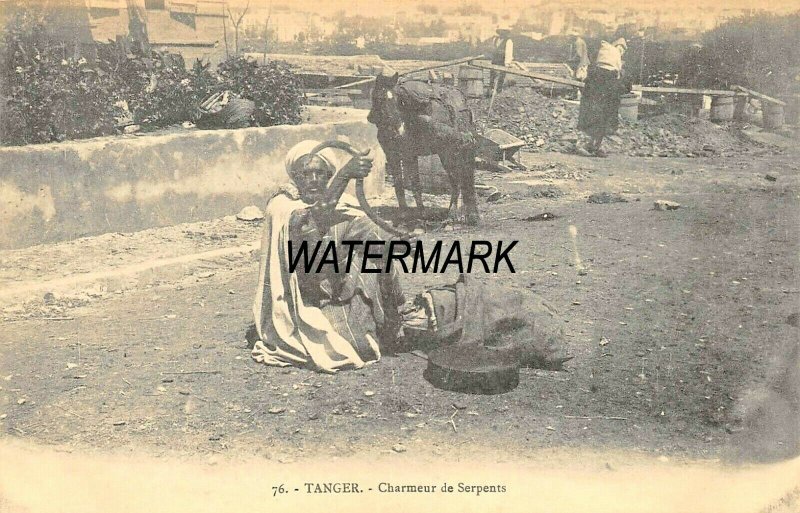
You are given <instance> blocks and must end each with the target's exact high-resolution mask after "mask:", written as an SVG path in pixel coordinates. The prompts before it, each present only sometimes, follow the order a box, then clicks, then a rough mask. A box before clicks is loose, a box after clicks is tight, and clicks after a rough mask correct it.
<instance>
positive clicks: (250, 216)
mask: <svg viewBox="0 0 800 513" xmlns="http://www.w3.org/2000/svg"><path fill="white" fill-rule="evenodd" d="M236 219H238V220H239V221H260V220H262V219H264V212H262V211H261V209H260V208H258V207H257V206H255V205H250V206H249V207H244V208H243V209H242V210H241V211H239V213H238V214H236Z"/></svg>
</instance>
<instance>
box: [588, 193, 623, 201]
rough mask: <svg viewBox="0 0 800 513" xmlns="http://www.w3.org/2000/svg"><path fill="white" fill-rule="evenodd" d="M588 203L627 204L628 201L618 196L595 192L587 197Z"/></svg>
mask: <svg viewBox="0 0 800 513" xmlns="http://www.w3.org/2000/svg"><path fill="white" fill-rule="evenodd" d="M588 201H589V203H601V204H602V203H627V202H628V200H627V199H625V198H624V197H622V195H620V194H612V193H610V192H596V193H594V194H592V195H590V196H589V199H588Z"/></svg>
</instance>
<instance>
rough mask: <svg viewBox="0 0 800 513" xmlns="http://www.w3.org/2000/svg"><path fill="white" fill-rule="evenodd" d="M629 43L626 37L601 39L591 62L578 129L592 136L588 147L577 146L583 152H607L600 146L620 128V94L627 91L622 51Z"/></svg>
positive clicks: (595, 153)
mask: <svg viewBox="0 0 800 513" xmlns="http://www.w3.org/2000/svg"><path fill="white" fill-rule="evenodd" d="M627 47H628V45H627V43H626V42H625V39H623V38H619V39H617V40H616V41H614V42H613V43H608V42H606V41H602V42H601V43H600V50H599V51H598V53H597V59H596V61H595V62H594V64H592V65H591V66H589V72H588V75H587V77H586V86H585V87H584V89H583V94H582V96H581V106H580V111H579V114H578V129H579V130H581V131H583V132H584V133H586V134H587V135H588V136H589V138H590V140H589V144H588V145H587V147H586V148H580V147H579V148H578V151H579V153H581V154H586V155H595V156H598V157H603V156H605V153H604V152H603V150H601V149H600V145H601V144H602V143H603V138H605V137H606V136H607V135H611V134H613V133H614V132H616V131H617V127H618V126H619V106H620V97H621V95H622V94H623V93H624V92H625V91H624V87H623V83H622V55H623V54H624V53H625V50H626V49H627Z"/></svg>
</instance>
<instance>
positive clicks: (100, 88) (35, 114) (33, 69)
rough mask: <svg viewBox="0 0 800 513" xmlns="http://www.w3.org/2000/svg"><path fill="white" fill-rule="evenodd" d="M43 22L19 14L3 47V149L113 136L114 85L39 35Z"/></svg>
mask: <svg viewBox="0 0 800 513" xmlns="http://www.w3.org/2000/svg"><path fill="white" fill-rule="evenodd" d="M45 30H46V18H45V17H44V16H43V15H42V14H39V13H35V12H29V11H19V12H17V13H15V15H14V16H12V19H11V23H9V25H8V29H7V31H6V34H5V38H4V39H5V40H4V42H3V43H4V44H3V52H2V53H3V55H2V57H3V59H2V61H3V68H2V75H3V77H2V82H1V83H0V90H2V93H3V101H2V103H3V115H2V116H1V118H2V119H0V138H1V139H0V140H1V141H2V142H3V143H4V144H26V143H30V142H49V141H62V140H65V139H80V138H85V137H94V136H98V135H104V134H109V133H113V132H114V125H115V122H114V117H115V115H117V114H118V113H119V109H118V108H117V107H116V106H115V105H114V102H108V97H109V95H110V91H112V90H113V89H114V88H115V81H114V79H113V78H112V77H110V76H109V75H108V74H105V73H102V72H99V71H98V70H96V69H94V68H93V67H92V66H90V65H89V63H88V62H87V61H86V60H85V59H78V60H75V59H73V58H65V56H66V53H67V52H66V48H65V47H64V45H62V44H57V43H52V42H51V41H49V40H48V39H47V37H45V36H44V34H45V33H46V32H45Z"/></svg>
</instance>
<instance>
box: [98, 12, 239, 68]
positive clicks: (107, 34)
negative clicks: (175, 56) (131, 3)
mask: <svg viewBox="0 0 800 513" xmlns="http://www.w3.org/2000/svg"><path fill="white" fill-rule="evenodd" d="M87 4H88V6H89V22H90V27H91V31H92V35H93V37H94V39H95V40H96V41H109V40H111V41H113V40H115V39H116V38H117V36H125V35H127V34H128V9H127V4H126V2H125V0H87ZM144 4H145V9H146V14H147V33H148V37H149V39H150V44H151V46H152V47H153V48H154V49H156V50H161V51H166V52H174V53H180V54H182V55H183V58H184V60H185V61H186V64H187V66H191V65H192V63H193V62H194V60H195V59H202V60H206V61H210V62H212V63H215V64H216V63H218V62H220V61H221V60H223V59H224V58H225V27H224V26H223V22H225V23H227V30H228V43H229V44H232V43H231V42H232V40H233V26H232V23H231V22H230V20H225V16H226V15H227V13H226V11H225V1H224V0H144ZM232 50H233V49H232V48H231V51H232Z"/></svg>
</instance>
